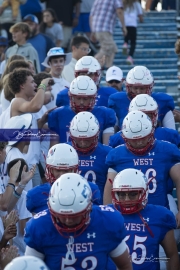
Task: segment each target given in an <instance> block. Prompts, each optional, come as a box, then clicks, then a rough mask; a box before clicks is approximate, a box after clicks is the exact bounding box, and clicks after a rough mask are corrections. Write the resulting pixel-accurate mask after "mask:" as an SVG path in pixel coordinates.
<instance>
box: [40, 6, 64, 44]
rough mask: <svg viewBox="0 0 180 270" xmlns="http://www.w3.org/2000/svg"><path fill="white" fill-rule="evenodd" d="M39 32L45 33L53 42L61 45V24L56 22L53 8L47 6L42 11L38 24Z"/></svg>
mask: <svg viewBox="0 0 180 270" xmlns="http://www.w3.org/2000/svg"><path fill="white" fill-rule="evenodd" d="M40 32H41V33H43V34H46V35H47V36H48V37H49V38H50V39H51V40H52V41H53V42H54V44H55V46H56V47H61V42H62V40H63V30H62V26H61V25H60V24H59V23H58V19H57V16H56V13H55V11H54V10H53V9H51V8H48V9H46V10H44V11H43V21H42V23H41V25H40Z"/></svg>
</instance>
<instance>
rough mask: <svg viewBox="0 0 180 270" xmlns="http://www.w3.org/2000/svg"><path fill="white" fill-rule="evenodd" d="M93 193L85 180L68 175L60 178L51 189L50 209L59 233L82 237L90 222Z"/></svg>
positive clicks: (77, 176)
mask: <svg viewBox="0 0 180 270" xmlns="http://www.w3.org/2000/svg"><path fill="white" fill-rule="evenodd" d="M91 199H92V192H91V188H90V186H89V184H88V182H87V180H86V179H85V178H83V177H82V176H80V175H79V174H75V173H67V174H64V175H62V176H61V177H60V178H58V179H57V180H56V181H55V182H54V184H53V185H52V187H51V191H50V195H49V202H48V207H49V210H50V213H51V217H52V221H53V223H54V226H55V227H56V229H57V230H58V232H59V233H60V234H61V235H62V236H64V237H69V235H68V234H69V233H74V237H76V236H78V235H80V234H81V233H82V232H83V231H84V230H85V229H86V227H87V226H88V224H89V222H90V212H91V210H92V203H91Z"/></svg>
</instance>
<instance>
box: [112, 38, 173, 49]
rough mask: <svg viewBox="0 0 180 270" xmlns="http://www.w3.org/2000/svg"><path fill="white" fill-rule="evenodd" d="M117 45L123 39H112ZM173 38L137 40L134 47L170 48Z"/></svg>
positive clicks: (120, 45) (121, 43)
mask: <svg viewBox="0 0 180 270" xmlns="http://www.w3.org/2000/svg"><path fill="white" fill-rule="evenodd" d="M114 40H115V42H116V44H117V46H118V47H122V45H123V43H124V40H123V39H114ZM175 41H176V40H174V39H169V40H166V39H162V40H137V44H136V48H137V49H138V48H152V49H156V48H172V47H174V44H175Z"/></svg>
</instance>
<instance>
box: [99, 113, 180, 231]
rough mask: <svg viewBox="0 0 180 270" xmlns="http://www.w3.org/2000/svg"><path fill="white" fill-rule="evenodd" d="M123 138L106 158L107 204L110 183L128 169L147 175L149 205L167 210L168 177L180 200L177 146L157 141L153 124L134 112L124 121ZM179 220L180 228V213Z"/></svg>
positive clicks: (105, 199)
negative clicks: (123, 142)
mask: <svg viewBox="0 0 180 270" xmlns="http://www.w3.org/2000/svg"><path fill="white" fill-rule="evenodd" d="M122 134H123V138H124V140H125V144H123V145H121V146H119V147H116V148H115V149H113V150H111V151H110V152H109V154H108V155H107V158H106V164H107V165H108V166H109V170H108V177H107V181H106V185H105V189H104V203H105V204H107V203H111V201H112V198H111V183H112V182H113V180H114V177H115V176H116V174H117V173H118V172H120V171H122V170H124V169H127V168H136V169H139V170H141V171H142V172H143V173H144V174H145V175H146V177H147V179H148V181H149V199H148V201H149V203H152V204H156V205H162V206H165V207H168V200H167V180H168V178H169V176H170V177H171V179H172V180H173V182H174V183H175V185H176V189H177V197H178V198H180V164H179V162H180V153H179V149H178V148H177V146H176V145H173V144H170V143H168V142H165V141H160V140H155V139H154V127H153V125H152V122H151V120H150V118H149V117H148V116H147V115H146V114H145V113H143V112H141V111H132V112H130V113H129V114H128V115H127V116H126V117H125V119H124V121H123V126H122ZM178 206H180V200H179V202H178ZM179 209H180V208H179ZM176 219H177V225H178V227H180V212H178V213H177V215H176Z"/></svg>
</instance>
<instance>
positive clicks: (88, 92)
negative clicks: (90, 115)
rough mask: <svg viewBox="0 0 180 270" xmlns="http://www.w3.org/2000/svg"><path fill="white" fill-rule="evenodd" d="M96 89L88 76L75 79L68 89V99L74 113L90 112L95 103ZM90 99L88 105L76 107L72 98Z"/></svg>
mask: <svg viewBox="0 0 180 270" xmlns="http://www.w3.org/2000/svg"><path fill="white" fill-rule="evenodd" d="M96 93H97V87H96V85H95V83H94V81H93V80H92V79H91V78H90V77H88V76H78V77H77V78H75V79H74V80H73V81H72V82H71V85H70V88H69V97H70V105H71V108H72V109H73V110H74V111H75V112H80V111H86V110H92V109H93V108H94V105H95V102H96ZM77 96H78V97H83V98H86V97H90V98H91V100H90V102H89V104H88V105H86V106H85V105H84V104H81V105H78V104H76V102H75V101H74V97H77Z"/></svg>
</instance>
